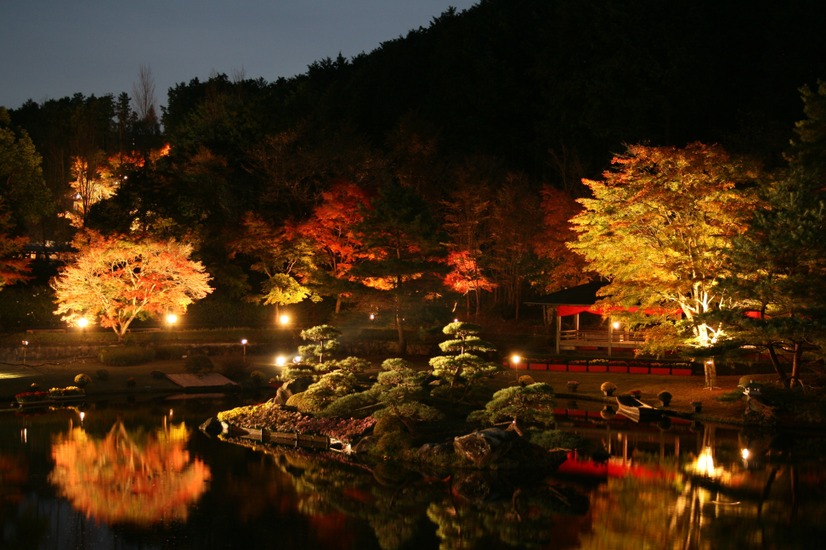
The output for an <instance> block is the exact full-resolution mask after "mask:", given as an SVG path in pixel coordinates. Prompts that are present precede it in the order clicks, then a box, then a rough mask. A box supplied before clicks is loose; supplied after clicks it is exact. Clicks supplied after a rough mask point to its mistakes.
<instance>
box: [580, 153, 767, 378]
mask: <svg viewBox="0 0 826 550" xmlns="http://www.w3.org/2000/svg"><path fill="white" fill-rule="evenodd" d="M612 164H613V167H612V169H610V170H607V171H606V172H604V174H603V178H602V179H601V180H583V183H585V185H587V186H588V187H589V188H590V190H591V192H592V197H589V198H583V199H580V200H579V202H580V203H581V204H582V206H583V207H584V209H583V211H582V212H581V213H580V214H578V215H576V216H575V217H574V218H573V219H572V223H573V224H574V228H575V229H576V231H577V233H578V237H577V240H576V241H573V242H571V243H570V246H571V248H572V249H574V250H575V251H577V252H578V253H580V254H581V255H582V256H583V257H584V258H585V260H586V262H587V263H588V267H589V268H590V269H592V270H593V271H595V272H596V273H598V274H599V275H601V276H602V277H604V278H606V279H607V280H608V281H609V284H608V285H607V286H605V287H603V289H602V290H601V291H600V295H601V296H602V300H601V304H602V305H603V306H606V307H610V306H619V307H625V308H628V307H633V306H641V308H640V309H646V308H649V311H651V309H652V308H660V311H663V315H662V316H661V318H659V319H656V320H657V321H660V323H659V325H658V326H659V328H660V331H661V332H660V333H659V336H660V338H658V339H657V340H656V342H651V343H649V347H651V346H653V345H655V344H658V345H661V346H664V347H672V348H673V347H676V346H678V345H680V344H689V345H691V346H694V347H699V348H710V347H712V346H714V345H715V344H717V343H719V342H720V341H721V340H722V339H723V338H724V337H725V333H724V326H723V325H722V324H719V323H715V324H711V323H708V322H707V315H708V314H709V313H710V312H712V311H714V310H716V309H720V308H722V309H725V308H729V307H731V306H732V297H731V295H729V294H727V293H725V292H722V291H721V289H720V287H719V284H718V283H719V281H720V279H721V277H723V276H724V275H725V274H726V269H727V254H726V251H727V249H728V248H729V247H730V242H731V239H732V237H733V236H734V235H737V234H738V233H740V232H742V231H743V230H744V229H745V227H746V221H747V217H748V213H749V212H750V211H751V210H752V209H753V208H754V205H755V200H756V199H754V198H753V195H752V194H751V193H749V192H748V191H747V190H746V186H745V184H748V183H751V182H753V181H754V180H755V178H756V177H757V174H756V171H755V170H754V169H753V168H752V167H751V166H749V165H747V164H745V163H743V162H741V161H739V160H737V159H735V158H732V157H731V156H729V155H728V154H727V153H726V152H725V151H724V150H723V149H722V148H720V147H718V146H708V145H704V144H700V143H695V144H691V145H689V146H687V147H685V148H684V149H678V148H675V147H646V146H642V145H632V146H629V147H628V150H627V152H626V153H625V154H624V155H622V156H618V157H615V158H614V159H613V161H612ZM675 308H679V310H680V311H681V312H682V314H683V316H684V322H683V323H682V324H681V325H675V324H674V323H672V322H668V318H667V317H666V312H670V311H673V310H674V309H675ZM680 327H682V328H685V329H686V330H687V331H688V332H687V334H683V333H681V332H671V333H668V332H663V331H664V330H665V329H670V328H680ZM669 335H670V336H671V338H668V336H669ZM712 365H713V363H712Z"/></svg>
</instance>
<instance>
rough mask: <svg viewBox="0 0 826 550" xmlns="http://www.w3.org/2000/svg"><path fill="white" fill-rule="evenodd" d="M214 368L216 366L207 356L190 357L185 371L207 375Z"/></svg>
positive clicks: (185, 362)
mask: <svg viewBox="0 0 826 550" xmlns="http://www.w3.org/2000/svg"><path fill="white" fill-rule="evenodd" d="M214 368H215V364H214V363H213V362H212V359H210V358H209V356H207V355H202V354H198V355H190V356H189V357H187V358H186V361H184V369H185V370H186V372H188V373H190V374H206V373H208V372H212V370H213V369H214Z"/></svg>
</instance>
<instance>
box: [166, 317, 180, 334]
mask: <svg viewBox="0 0 826 550" xmlns="http://www.w3.org/2000/svg"><path fill="white" fill-rule="evenodd" d="M165 320H166V326H168V327H169V333H170V334H172V333H173V331H174V330H175V323H177V322H178V316H177V315H175V314H174V313H167V314H166V319H165Z"/></svg>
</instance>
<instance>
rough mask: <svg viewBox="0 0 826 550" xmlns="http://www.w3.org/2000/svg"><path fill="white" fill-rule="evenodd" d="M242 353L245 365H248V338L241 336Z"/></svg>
mask: <svg viewBox="0 0 826 550" xmlns="http://www.w3.org/2000/svg"><path fill="white" fill-rule="evenodd" d="M241 354H242V356H243V359H242V361H243V363H244V366H245V367H246V366H247V339H246V338H241Z"/></svg>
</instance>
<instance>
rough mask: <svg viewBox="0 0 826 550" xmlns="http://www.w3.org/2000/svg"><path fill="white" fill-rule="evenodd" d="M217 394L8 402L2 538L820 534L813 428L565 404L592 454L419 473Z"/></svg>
mask: <svg viewBox="0 0 826 550" xmlns="http://www.w3.org/2000/svg"><path fill="white" fill-rule="evenodd" d="M229 406H230V405H228V404H227V403H224V402H197V401H193V402H189V403H176V404H174V405H173V406H172V407H170V404H169V403H165V402H149V403H143V404H128V405H127V404H124V405H123V406H115V405H114V404H113V405H108V406H105V405H99V406H97V407H91V408H90V409H89V410H88V411H87V415H86V417H85V418H84V419H83V422H82V425H81V423H80V418H79V414H78V413H79V411H77V410H72V409H62V410H55V411H51V412H46V413H43V414H39V415H25V416H23V415H15V414H14V413H3V414H2V415H0V521H2V531H1V533H2V539H0V543H2V544H0V547H2V548H14V547H27V548H58V549H62V548H144V549H146V548H240V547H254V546H258V547H265V548H266V547H274V546H276V545H277V547H278V548H303V549H307V548H316V547H324V548H329V549H333V548H360V549H361V548H364V549H369V548H385V549H391V548H400V549H401V548H422V549H424V548H439V547H442V548H450V547H464V548H477V547H478V548H608V549H614V548H616V549H621V548H633V549H635V550H636V549H638V548H641V547H643V548H686V549H689V548H698V549H703V548H714V549H718V548H745V547H763V548H809V547H812V545H813V544H814V542H819V541H820V540H822V538H823V536H824V535H826V528H824V527H823V526H821V525H820V523H821V522H820V520H821V519H822V518H823V517H826V499H824V498H823V497H824V489H823V486H824V484H823V481H824V480H823V477H824V473H823V469H822V466H823V464H822V462H821V461H820V460H819V459H818V458H817V457H816V456H815V455H816V453H815V452H814V451H813V449H814V448H813V447H812V446H811V443H812V441H814V440H815V439H814V438H811V437H806V438H803V439H805V440H806V441H807V443H808V444H809V445H808V446H803V447H801V446H800V445H798V444H797V443H798V442H799V441H798V440H797V439H795V438H794V437H792V436H785V435H784V436H783V437H778V436H776V435H774V434H762V433H760V432H755V433H749V432H744V431H742V430H739V429H734V428H726V427H714V426H701V425H691V424H687V423H686V424H675V425H672V426H668V427H663V426H659V427H658V426H656V425H634V424H631V423H626V422H616V421H606V420H605V419H604V418H597V419H591V418H588V417H585V418H582V417H571V418H567V417H564V416H561V417H560V418H559V424H560V426H561V427H562V428H563V429H566V430H570V431H575V432H577V433H579V434H580V435H582V436H584V437H586V438H587V439H589V440H590V441H592V442H594V445H595V447H596V448H601V449H602V450H603V451H604V455H602V456H600V458H601V461H600V462H596V463H595V462H594V461H592V460H591V457H586V456H574V455H572V456H571V457H570V459H569V461H568V462H567V463H566V464H565V465H563V466H564V467H563V468H561V470H560V472H558V473H556V474H554V475H550V476H548V475H545V474H544V473H542V472H533V471H522V472H516V473H513V472H511V473H507V474H504V475H493V474H491V473H489V472H461V473H456V474H454V475H453V476H452V477H450V478H446V479H429V478H423V477H422V476H421V475H419V474H414V473H411V472H403V471H401V470H400V469H398V468H396V467H393V466H391V465H387V464H384V465H378V466H375V465H374V466H372V467H367V466H365V465H359V464H351V463H348V462H347V461H346V460H344V458H343V457H341V456H339V455H334V456H332V457H330V456H327V458H325V459H324V460H319V459H318V455H313V454H312V453H307V452H301V451H296V450H294V449H286V448H278V449H271V450H267V451H264V450H260V449H258V450H256V449H252V448H247V447H242V446H239V445H235V444H231V443H228V442H224V441H220V440H217V439H213V438H209V437H208V436H206V435H204V434H203V433H201V432H200V431H198V429H197V427H198V425H199V424H200V423H201V422H203V421H204V420H205V419H206V418H208V417H210V416H212V415H213V414H214V412H216V411H217V410H221V409H224V408H228V407H229ZM743 448H748V449H749V450H750V452H751V454H750V455H749V457H748V458H747V459H744V458H743V455H742V449H743ZM803 453H805V454H803ZM609 455H610V456H609ZM677 457H679V460H678V459H677ZM276 541H277V543H276Z"/></svg>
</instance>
